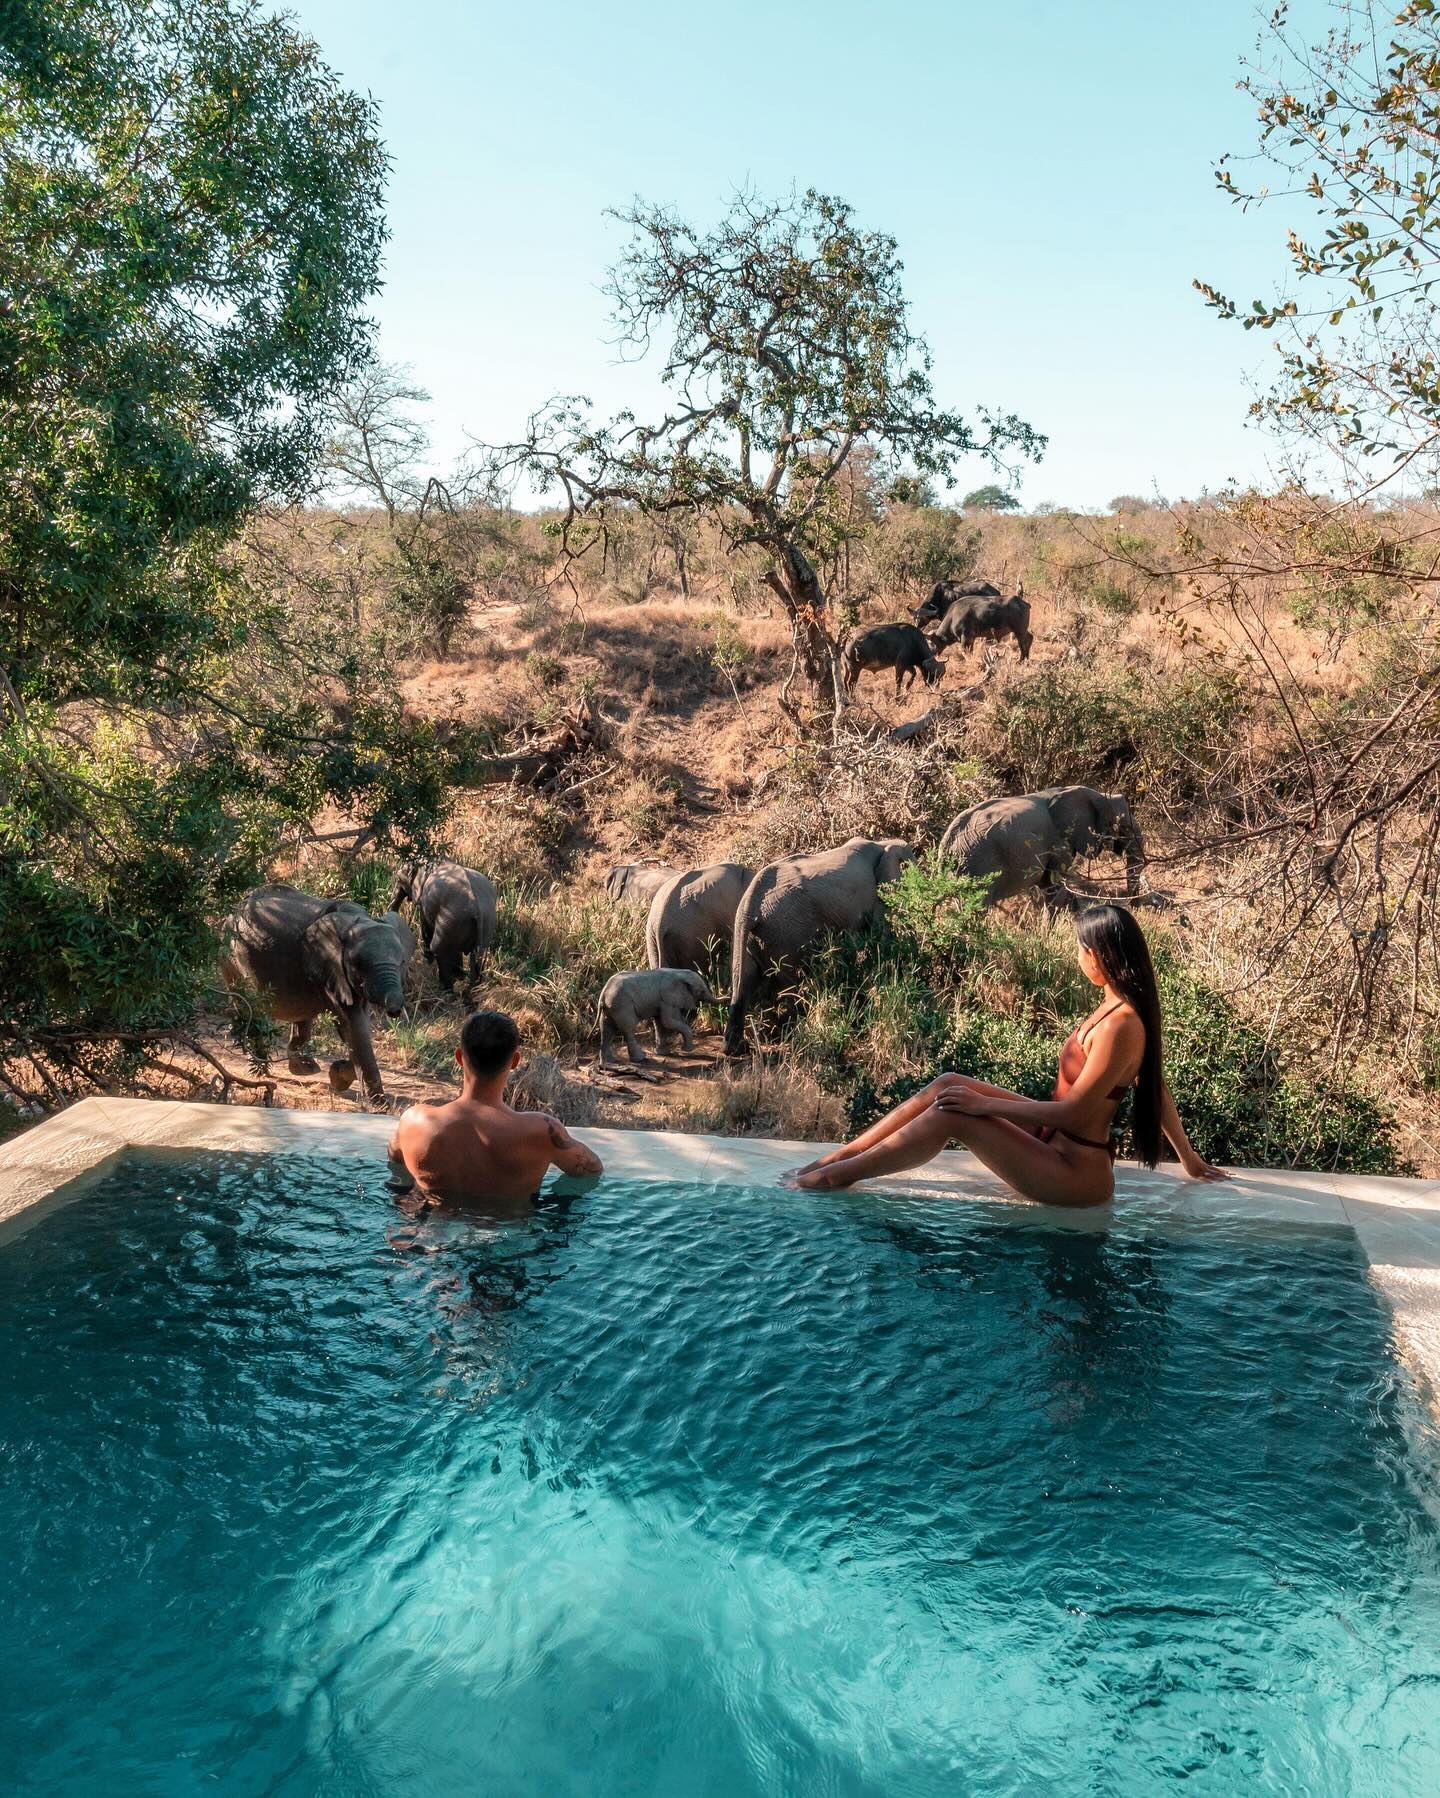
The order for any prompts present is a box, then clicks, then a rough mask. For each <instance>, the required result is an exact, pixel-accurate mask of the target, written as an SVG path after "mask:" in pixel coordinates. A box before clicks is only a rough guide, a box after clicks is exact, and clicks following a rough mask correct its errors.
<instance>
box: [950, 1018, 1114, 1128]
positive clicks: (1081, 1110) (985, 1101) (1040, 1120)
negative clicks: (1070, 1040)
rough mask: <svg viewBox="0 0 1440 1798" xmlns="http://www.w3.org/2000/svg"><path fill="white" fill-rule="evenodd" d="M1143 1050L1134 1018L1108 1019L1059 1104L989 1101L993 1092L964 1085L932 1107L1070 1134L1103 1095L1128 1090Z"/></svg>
mask: <svg viewBox="0 0 1440 1798" xmlns="http://www.w3.org/2000/svg"><path fill="white" fill-rule="evenodd" d="M1144 1047H1145V1026H1144V1025H1143V1024H1142V1023H1141V1022H1140V1020H1139V1018H1137V1017H1135V1016H1133V1015H1124V1016H1116V1017H1113V1018H1108V1019H1106V1020H1105V1021H1104V1022H1102V1023H1100V1024H1097V1025H1096V1026H1095V1029H1094V1031H1093V1032H1092V1034H1091V1037H1090V1045H1089V1048H1088V1050H1087V1051H1086V1055H1085V1065H1084V1067H1083V1068H1082V1069H1081V1070H1080V1073H1079V1075H1078V1077H1077V1078H1076V1081H1075V1084H1074V1085H1073V1086H1072V1087H1071V1088H1070V1091H1069V1092H1068V1093H1067V1094H1066V1095H1065V1097H1064V1098H1063V1099H1021V1098H1017V1097H1016V1096H1015V1095H1014V1094H1013V1093H1001V1094H1000V1096H998V1097H994V1098H992V1097H991V1096H990V1095H991V1093H992V1092H994V1091H995V1089H994V1088H988V1087H987V1088H980V1087H978V1086H976V1085H970V1084H968V1083H967V1085H966V1086H964V1087H957V1088H955V1089H952V1090H951V1091H948V1092H945V1093H943V1094H942V1095H941V1096H940V1097H939V1098H938V1099H937V1100H936V1101H935V1103H936V1105H937V1106H938V1107H939V1108H940V1110H941V1111H952V1112H958V1113H960V1114H961V1115H962V1116H967V1117H984V1118H1010V1119H1011V1120H1012V1121H1013V1122H1014V1123H1017V1124H1026V1125H1029V1126H1030V1127H1031V1128H1034V1127H1035V1126H1036V1125H1039V1126H1042V1127H1045V1128H1048V1129H1051V1130H1068V1129H1070V1128H1071V1126H1072V1125H1075V1124H1084V1123H1085V1122H1086V1120H1087V1119H1090V1118H1092V1117H1093V1116H1094V1113H1095V1101H1096V1098H1097V1097H1098V1096H1099V1095H1100V1094H1101V1093H1108V1092H1110V1091H1112V1090H1113V1089H1114V1088H1115V1087H1117V1086H1128V1085H1129V1084H1130V1082H1131V1081H1132V1080H1133V1079H1134V1078H1135V1069H1136V1068H1137V1067H1138V1066H1139V1063H1140V1057H1141V1055H1142V1053H1143V1052H1144Z"/></svg>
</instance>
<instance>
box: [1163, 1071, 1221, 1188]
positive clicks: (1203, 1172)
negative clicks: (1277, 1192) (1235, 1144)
mask: <svg viewBox="0 0 1440 1798" xmlns="http://www.w3.org/2000/svg"><path fill="white" fill-rule="evenodd" d="M1160 1128H1161V1129H1162V1130H1163V1131H1164V1132H1165V1137H1166V1140H1167V1141H1168V1142H1169V1144H1170V1147H1171V1148H1172V1149H1174V1151H1175V1153H1176V1155H1177V1156H1178V1157H1179V1158H1180V1165H1181V1167H1183V1168H1184V1170H1185V1172H1186V1173H1187V1174H1189V1176H1190V1178H1191V1179H1192V1180H1228V1179H1229V1178H1230V1176H1229V1174H1227V1173H1226V1172H1225V1169H1224V1168H1223V1167H1211V1165H1210V1163H1209V1162H1208V1161H1207V1160H1206V1159H1205V1157H1204V1156H1203V1155H1197V1154H1196V1152H1195V1146H1194V1144H1193V1143H1192V1142H1191V1141H1190V1138H1189V1137H1188V1136H1187V1135H1186V1134H1185V1126H1184V1125H1183V1124H1182V1123H1181V1122H1180V1113H1179V1112H1178V1111H1177V1110H1176V1109H1175V1101H1174V1100H1173V1099H1172V1098H1171V1097H1170V1088H1169V1087H1168V1086H1166V1085H1165V1083H1164V1081H1161V1083H1160Z"/></svg>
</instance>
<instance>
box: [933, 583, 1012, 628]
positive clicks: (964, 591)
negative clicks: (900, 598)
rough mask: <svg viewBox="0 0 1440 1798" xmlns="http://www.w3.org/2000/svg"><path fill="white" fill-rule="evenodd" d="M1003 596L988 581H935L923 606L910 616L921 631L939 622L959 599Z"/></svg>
mask: <svg viewBox="0 0 1440 1798" xmlns="http://www.w3.org/2000/svg"><path fill="white" fill-rule="evenodd" d="M1003 598H1004V594H1002V593H1001V591H1000V589H999V588H998V587H993V586H991V584H990V582H989V581H937V582H936V583H935V585H934V586H933V587H932V588H931V590H930V597H929V599H927V600H926V601H925V603H924V605H923V606H916V608H915V610H914V611H913V612H912V613H911V614H910V616H911V617H912V618H913V619H914V620H915V622H916V624H918V625H919V626H920V628H921V629H922V630H923V629H924V628H925V626H926V625H927V624H939V622H940V620H941V619H942V618H943V617H944V616H945V614H946V613H947V612H948V611H949V610H950V608H951V606H953V605H954V604H955V602H956V600H959V599H1003Z"/></svg>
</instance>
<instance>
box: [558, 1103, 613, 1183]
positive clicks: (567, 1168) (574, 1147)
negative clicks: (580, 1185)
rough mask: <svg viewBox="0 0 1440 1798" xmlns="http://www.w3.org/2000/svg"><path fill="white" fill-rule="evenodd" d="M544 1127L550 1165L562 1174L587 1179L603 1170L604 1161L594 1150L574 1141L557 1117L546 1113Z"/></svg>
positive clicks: (601, 1172)
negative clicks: (547, 1132)
mask: <svg viewBox="0 0 1440 1798" xmlns="http://www.w3.org/2000/svg"><path fill="white" fill-rule="evenodd" d="M545 1127H546V1129H547V1130H548V1131H549V1133H550V1161H551V1165H552V1166H554V1167H558V1168H559V1170H560V1172H561V1173H562V1174H573V1175H575V1176H577V1177H583V1178H586V1179H588V1178H590V1177H592V1176H593V1175H595V1174H603V1173H604V1172H605V1167H604V1163H603V1162H602V1161H601V1159H600V1157H599V1156H598V1155H597V1154H596V1153H595V1151H594V1150H593V1149H587V1148H586V1147H585V1145H584V1143H583V1142H576V1140H575V1138H574V1137H573V1136H572V1135H571V1134H570V1132H569V1131H568V1130H567V1129H566V1128H565V1126H564V1125H563V1124H562V1123H561V1122H560V1120H559V1118H552V1117H550V1116H548V1115H547V1116H546V1118H545Z"/></svg>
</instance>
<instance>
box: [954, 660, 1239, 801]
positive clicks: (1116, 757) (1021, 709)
mask: <svg viewBox="0 0 1440 1798" xmlns="http://www.w3.org/2000/svg"><path fill="white" fill-rule="evenodd" d="M1248 704H1249V700H1248V697H1247V692H1246V688H1245V685H1244V683H1243V682H1242V680H1241V678H1240V676H1239V674H1238V673H1237V672H1236V671H1235V670H1233V669H1231V668H1229V667H1228V666H1226V665H1225V664H1223V663H1218V662H1185V663H1183V664H1181V665H1180V666H1179V667H1178V668H1174V667H1155V668H1150V669H1147V670H1141V669H1137V668H1133V667H1130V666H1128V665H1124V664H1121V665H1117V664H1116V663H1115V661H1113V660H1112V659H1110V658H1108V657H1106V656H1104V655H1103V654H1091V655H1089V656H1088V657H1086V658H1085V659H1083V660H1081V659H1076V660H1073V661H1071V660H1066V661H1052V662H1046V663H1042V664H1041V665H1040V666H1039V667H1037V668H1036V669H1035V670H1034V672H1033V673H1032V674H1031V675H1030V677H1029V678H1028V679H1027V680H1026V681H1024V682H1016V683H1015V684H1013V685H1011V686H1008V687H1005V688H1003V689H1002V690H1001V691H1000V692H998V693H997V694H996V695H995V697H994V699H993V700H992V701H991V702H990V704H989V705H988V706H987V708H986V711H985V713H984V714H983V715H982V716H981V718H980V719H979V720H978V721H977V725H976V729H975V732H974V741H975V745H976V747H977V749H978V750H979V751H980V752H981V753H982V755H983V756H984V759H985V761H986V763H987V764H988V765H989V767H990V768H991V769H992V771H993V772H994V774H995V776H996V778H997V779H999V780H1001V781H1002V782H1003V783H1004V784H1005V785H1006V786H1007V787H1008V788H1009V789H1010V790H1011V791H1015V792H1037V791H1039V790H1040V789H1041V788H1043V787H1050V786H1068V785H1072V784H1079V785H1084V786H1096V787H1100V788H1102V789H1106V790H1113V789H1114V788H1115V787H1116V786H1117V785H1119V786H1123V788H1124V790H1125V791H1126V792H1127V793H1128V794H1130V795H1131V796H1132V797H1135V796H1137V795H1139V794H1142V793H1146V792H1154V793H1156V794H1158V795H1160V796H1162V797H1164V798H1166V799H1167V800H1172V801H1178V800H1182V799H1189V798H1194V797H1197V796H1198V795H1199V794H1201V793H1203V792H1205V791H1206V790H1207V788H1208V784H1209V781H1210V778H1211V776H1212V774H1213V771H1214V770H1215V769H1216V768H1217V767H1220V766H1222V765H1223V764H1224V762H1225V759H1226V757H1227V756H1228V753H1229V749H1230V745H1231V744H1232V742H1233V741H1234V739H1235V736H1236V735H1237V733H1238V731H1239V729H1240V725H1241V721H1242V719H1243V718H1244V716H1245V713H1246V710H1247V707H1248Z"/></svg>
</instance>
